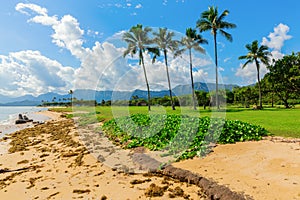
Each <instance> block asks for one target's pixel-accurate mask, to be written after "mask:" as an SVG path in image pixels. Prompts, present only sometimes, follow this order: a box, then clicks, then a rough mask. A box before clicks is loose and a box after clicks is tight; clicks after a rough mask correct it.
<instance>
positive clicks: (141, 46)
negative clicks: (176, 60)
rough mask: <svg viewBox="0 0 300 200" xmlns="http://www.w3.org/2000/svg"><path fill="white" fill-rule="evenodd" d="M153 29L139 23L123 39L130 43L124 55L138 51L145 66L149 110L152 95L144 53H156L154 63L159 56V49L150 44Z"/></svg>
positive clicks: (140, 60) (141, 63) (140, 61)
mask: <svg viewBox="0 0 300 200" xmlns="http://www.w3.org/2000/svg"><path fill="white" fill-rule="evenodd" d="M151 31H152V29H151V28H150V27H145V28H143V26H142V25H141V24H138V25H136V26H133V27H131V29H130V30H129V32H126V33H124V35H123V40H124V41H125V42H126V43H127V44H128V46H127V49H126V50H125V51H124V53H123V56H124V57H125V56H126V55H128V54H130V55H131V56H133V55H134V54H136V53H138V55H139V65H142V67H143V71H144V76H145V81H146V86H147V92H148V110H149V111H150V110H151V107H150V103H151V102H150V101H151V97H150V88H149V83H148V79H147V73H146V68H145V63H144V56H143V53H144V52H145V51H146V50H147V51H148V52H150V53H153V54H154V57H153V59H152V63H153V62H155V59H156V57H157V56H159V49H157V48H153V47H151V46H150V45H151V44H152V43H153V42H152V40H151V39H150V38H149V37H148V34H149V33H150V32H151Z"/></svg>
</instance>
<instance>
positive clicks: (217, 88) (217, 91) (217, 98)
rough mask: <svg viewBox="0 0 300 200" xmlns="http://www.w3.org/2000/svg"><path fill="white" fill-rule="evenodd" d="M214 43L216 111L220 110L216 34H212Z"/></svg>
mask: <svg viewBox="0 0 300 200" xmlns="http://www.w3.org/2000/svg"><path fill="white" fill-rule="evenodd" d="M214 43H215V63H216V106H217V109H218V110H219V109H220V106H219V83H218V54H217V52H218V51H217V33H216V32H214Z"/></svg>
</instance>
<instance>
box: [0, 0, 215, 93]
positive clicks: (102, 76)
mask: <svg viewBox="0 0 300 200" xmlns="http://www.w3.org/2000/svg"><path fill="white" fill-rule="evenodd" d="M21 7H26V8H28V9H30V8H32V6H27V5H23V6H21ZM16 9H17V8H16ZM17 10H19V11H20V12H22V11H23V9H17ZM39 10H43V12H41V11H39ZM31 11H32V12H35V14H36V16H33V17H32V18H31V19H29V21H30V22H33V23H38V24H41V25H44V26H49V27H51V28H52V29H53V32H54V33H53V34H52V35H51V37H52V41H53V43H54V44H55V45H57V46H59V47H61V48H65V49H67V50H69V51H70V52H71V54H72V55H73V56H74V57H76V58H77V59H79V61H80V63H81V66H80V68H79V69H76V70H74V69H72V68H70V67H63V66H62V65H61V64H59V63H58V62H56V61H52V60H51V59H49V58H46V57H44V56H42V55H41V54H39V55H36V53H35V54H34V55H36V56H35V57H34V59H33V58H32V59H29V58H28V56H27V57H26V56H23V57H18V59H17V60H18V62H17V63H20V62H22V63H23V64H22V65H21V66H22V67H24V66H26V67H28V69H27V71H23V72H22V73H20V74H23V73H24V74H25V79H24V80H26V79H27V80H29V79H30V80H33V81H32V82H31V84H30V86H31V87H33V88H35V87H34V85H37V86H39V85H41V87H40V86H39V87H37V88H39V89H38V90H36V91H35V93H42V92H45V91H52V90H54V89H55V88H57V89H58V90H63V89H69V88H74V87H75V89H76V88H77V89H78V88H84V89H99V90H112V89H114V88H118V89H119V90H133V89H136V88H139V89H146V87H145V80H144V74H143V69H142V67H140V66H139V65H138V60H137V59H136V57H134V58H131V57H126V58H123V52H124V50H125V47H126V44H125V45H124V44H123V45H120V44H121V43H122V41H121V38H122V35H123V33H124V31H120V32H118V33H116V34H115V35H114V36H112V37H111V38H110V39H109V40H107V41H106V42H103V43H100V42H95V44H94V45H93V46H92V47H91V48H87V47H83V44H84V33H85V31H84V30H83V29H81V28H80V24H79V22H78V21H77V19H75V18H74V17H72V16H70V15H65V16H63V17H61V18H60V19H59V18H58V17H57V16H48V14H47V10H46V9H44V8H41V7H39V9H37V8H35V9H31ZM87 34H88V35H89V34H92V31H87ZM123 43H124V42H123ZM27 54H29V53H28V52H27ZM27 54H26V55H27ZM30 55H31V54H30ZM193 58H194V59H193V64H194V66H195V69H197V70H195V71H194V72H193V74H194V78H195V82H196V81H201V80H203V79H205V78H206V77H207V76H208V72H207V70H206V69H205V68H204V66H207V65H210V64H211V63H212V62H211V60H209V59H207V58H206V57H198V56H193ZM5 60H6V59H5ZM188 60H189V58H188V55H186V54H183V55H182V57H178V58H172V56H169V72H170V77H171V82H172V86H173V87H175V86H176V85H179V84H189V83H190V74H189V64H188ZM145 65H146V69H147V75H148V79H149V83H150V87H151V89H166V88H167V87H166V86H167V80H166V71H165V65H164V62H163V61H162V60H158V61H157V62H156V63H154V64H152V63H151V57H150V55H145ZM38 66H39V67H40V66H45V67H44V68H42V69H43V70H42V71H44V74H40V73H38V70H36V69H37V68H38ZM13 67H16V66H15V65H13ZM29 69H32V70H29ZM53 70H54V71H53ZM20 74H18V76H17V77H16V78H15V79H14V81H15V82H16V84H13V85H14V86H15V87H16V88H19V87H21V86H20V85H23V83H25V82H24V81H23V79H20ZM18 80H20V83H18ZM21 83H22V84H21ZM26 83H27V82H26ZM27 84H29V83H27ZM21 88H23V89H22V90H23V93H25V91H27V92H28V93H32V92H33V91H31V90H29V88H24V87H21Z"/></svg>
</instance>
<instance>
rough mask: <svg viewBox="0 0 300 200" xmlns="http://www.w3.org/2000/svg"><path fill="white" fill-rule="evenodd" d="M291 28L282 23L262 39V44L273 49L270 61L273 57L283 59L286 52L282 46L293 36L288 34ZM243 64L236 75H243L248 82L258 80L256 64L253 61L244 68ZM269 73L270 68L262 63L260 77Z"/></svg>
mask: <svg viewBox="0 0 300 200" xmlns="http://www.w3.org/2000/svg"><path fill="white" fill-rule="evenodd" d="M289 30H290V28H289V27H288V26H287V25H285V24H282V23H280V24H279V25H278V26H276V27H275V28H274V31H273V32H272V33H270V34H269V35H268V38H269V39H267V38H266V37H263V39H262V43H261V44H262V45H266V46H268V47H269V48H270V49H271V54H272V55H271V56H270V62H272V60H273V59H275V60H277V59H281V58H282V57H283V56H284V54H283V53H282V52H281V49H282V47H283V46H284V42H285V41H286V40H289V39H291V38H292V36H290V35H288V32H289ZM242 66H243V64H240V68H238V69H237V71H236V73H235V75H236V76H239V77H242V78H243V79H244V81H245V83H247V84H252V83H254V82H257V70H256V65H255V64H254V63H251V64H249V65H247V66H246V67H245V68H244V69H242ZM266 73H268V69H267V67H266V66H265V65H264V64H262V63H261V64H260V78H263V77H264V75H265V74H266Z"/></svg>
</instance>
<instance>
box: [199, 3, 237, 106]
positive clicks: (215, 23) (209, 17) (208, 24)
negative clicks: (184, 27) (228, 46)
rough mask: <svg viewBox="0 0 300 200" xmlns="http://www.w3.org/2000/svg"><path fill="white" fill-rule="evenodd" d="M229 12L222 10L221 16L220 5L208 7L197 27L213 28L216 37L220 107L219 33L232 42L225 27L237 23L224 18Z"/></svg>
mask: <svg viewBox="0 0 300 200" xmlns="http://www.w3.org/2000/svg"><path fill="white" fill-rule="evenodd" d="M228 14H229V11H228V10H225V11H223V12H222V14H221V15H220V16H219V13H218V7H214V6H211V7H208V10H207V11H204V12H203V13H202V14H201V18H200V19H199V20H198V21H197V28H199V30H200V32H203V31H208V30H211V33H212V35H213V37H214V46H215V64H216V106H217V108H218V109H219V108H220V106H219V96H218V54H217V33H218V32H220V33H221V35H223V36H224V37H225V38H226V39H227V40H229V41H230V42H232V36H231V34H229V33H227V32H226V31H224V29H229V28H235V27H236V25H235V24H233V23H229V22H226V21H224V18H225V17H226V16H227V15H228Z"/></svg>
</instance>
